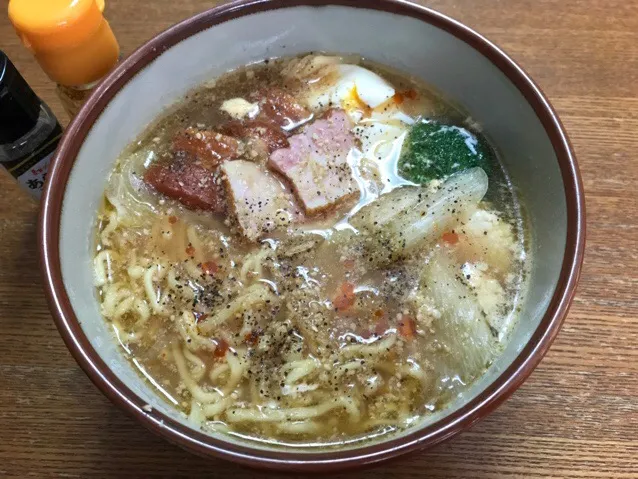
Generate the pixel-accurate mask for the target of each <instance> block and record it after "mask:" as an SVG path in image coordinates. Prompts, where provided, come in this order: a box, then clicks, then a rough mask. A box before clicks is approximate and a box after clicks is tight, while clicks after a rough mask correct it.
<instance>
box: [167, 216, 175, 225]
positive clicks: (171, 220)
mask: <svg viewBox="0 0 638 479" xmlns="http://www.w3.org/2000/svg"><path fill="white" fill-rule="evenodd" d="M168 222H169V223H170V224H172V225H174V224H175V223H177V216H169V217H168Z"/></svg>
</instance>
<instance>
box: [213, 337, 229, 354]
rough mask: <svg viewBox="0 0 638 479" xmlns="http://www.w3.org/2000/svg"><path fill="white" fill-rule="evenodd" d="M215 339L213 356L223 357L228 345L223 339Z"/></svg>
mask: <svg viewBox="0 0 638 479" xmlns="http://www.w3.org/2000/svg"><path fill="white" fill-rule="evenodd" d="M215 341H216V342H217V347H216V348H215V352H214V353H213V356H214V357H216V358H223V357H224V356H226V352H227V351H228V349H229V348H230V347H229V345H228V343H227V342H226V341H225V340H224V339H216V340H215Z"/></svg>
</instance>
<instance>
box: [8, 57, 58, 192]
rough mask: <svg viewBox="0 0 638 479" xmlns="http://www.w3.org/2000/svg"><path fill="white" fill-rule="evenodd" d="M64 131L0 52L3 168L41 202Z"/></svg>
mask: <svg viewBox="0 0 638 479" xmlns="http://www.w3.org/2000/svg"><path fill="white" fill-rule="evenodd" d="M61 136H62V128H61V127H60V124H59V123H58V120H57V119H56V118H55V116H54V115H53V113H51V110H50V109H49V107H48V106H47V105H46V104H45V103H44V102H43V101H42V100H40V98H38V96H37V95H36V94H35V93H33V90H31V88H30V87H29V85H28V84H27V82H25V81H24V78H22V76H21V75H20V73H19V72H18V70H16V68H15V66H14V65H13V63H11V61H10V60H9V58H8V57H7V56H6V55H5V54H4V53H3V52H1V51H0V165H2V167H3V168H5V169H6V170H7V171H8V172H9V173H10V174H11V175H12V176H13V177H14V178H15V179H16V180H18V183H20V185H22V186H23V187H24V188H25V189H26V190H27V191H28V192H29V193H31V194H32V195H33V196H34V197H35V198H37V199H39V198H40V196H41V194H42V187H43V186H44V180H45V179H46V174H47V168H48V166H49V162H50V161H51V157H52V156H53V153H54V152H55V149H56V147H57V146H58V142H59V141H60V137H61Z"/></svg>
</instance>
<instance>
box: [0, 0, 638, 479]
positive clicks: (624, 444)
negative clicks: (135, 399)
mask: <svg viewBox="0 0 638 479" xmlns="http://www.w3.org/2000/svg"><path fill="white" fill-rule="evenodd" d="M213 3H214V2H211V1H205V0H184V1H175V0H155V1H153V2H137V1H134V0H110V1H109V2H107V13H108V18H109V20H110V23H111V25H112V27H113V29H114V31H115V33H116V35H117V37H118V38H119V41H120V43H121V45H122V48H123V50H124V53H129V52H130V51H131V50H132V49H133V48H135V47H136V46H138V45H139V44H140V43H141V42H143V41H145V40H147V39H148V38H149V37H151V36H152V35H154V34H155V33H157V32H159V31H160V30H162V29H164V28H166V27H168V26H169V25H171V24H172V23H174V22H176V21H178V20H181V19H183V18H185V17H187V16H189V15H191V14H193V13H196V12H199V11H201V10H204V9H205V8H208V7H210V6H211V4H213ZM423 3H425V4H427V5H429V6H432V7H434V8H437V9H439V10H441V11H443V12H444V13H447V14H450V15H451V16H453V17H456V18H458V19H459V20H461V21H463V22H466V23H467V24H468V25H470V26H472V27H474V28H476V29H477V30H478V31H480V32H481V33H483V34H484V35H486V36H487V37H488V38H490V39H491V40H493V41H495V42H496V43H497V44H499V45H500V46H501V47H503V48H504V49H505V50H506V51H507V52H508V53H509V54H511V55H512V56H513V57H514V58H515V59H516V60H517V61H519V62H520V63H521V65H522V66H523V67H524V68H526V69H527V71H528V72H529V73H530V74H531V75H532V77H534V78H535V79H536V80H537V81H538V82H539V84H540V85H541V87H542V88H543V89H544V90H545V92H546V93H547V95H548V96H549V98H550V100H551V101H552V102H553V104H554V106H555V107H556V109H557V110H558V112H559V114H560V115H561V117H562V120H563V122H564V123H565V125H566V127H567V130H568V132H569V134H570V135H571V139H572V141H573V144H574V147H575V150H576V154H577V157H578V160H579V162H580V167H581V171H582V174H583V177H584V183H585V191H586V195H587V221H588V225H587V229H588V238H587V254H586V258H585V268H584V270H583V275H582V279H581V282H580V287H579V290H578V295H577V297H576V299H575V300H574V304H573V306H572V309H571V312H570V314H569V317H568V318H567V320H566V322H565V325H564V327H563V330H562V332H561V334H560V335H559V337H558V339H557V341H556V342H555V343H554V345H553V347H552V349H551V351H550V352H549V354H548V355H547V357H546V358H545V359H544V360H543V362H542V363H541V365H540V366H539V367H538V369H536V371H535V372H534V373H533V374H532V376H531V377H530V379H529V380H528V381H527V382H526V383H525V384H524V385H523V386H522V387H521V388H520V389H519V390H518V391H517V392H516V393H515V394H514V396H513V397H512V398H511V399H510V400H509V401H507V402H506V403H505V404H504V405H503V406H502V407H501V408H499V409H498V410H497V411H496V412H495V413H493V414H492V415H491V416H490V417H488V418H486V419H485V420H484V421H482V422H481V423H479V424H478V425H476V426H475V427H474V428H473V429H472V430H470V431H468V432H466V433H464V434H462V435H461V436H459V437H457V438H456V439H454V440H453V441H451V442H449V443H446V444H444V445H441V446H439V447H437V448H435V449H434V450H432V451H430V452H427V453H416V454H412V455H409V456H407V457H404V458H402V459H400V460H398V461H396V462H394V463H392V464H390V465H387V466H380V467H377V468H374V469H371V470H368V471H365V472H363V473H360V474H359V473H354V474H348V475H347V476H346V475H343V476H342V477H349V478H352V479H355V478H364V477H365V478H366V479H374V478H382V477H426V476H428V477H471V478H476V477H506V476H510V477H511V476H530V477H578V478H580V477H619V478H620V477H622V478H638V399H637V397H638V219H637V218H638V216H637V212H638V193H637V192H636V190H637V186H638V158H637V149H638V141H637V140H636V135H637V134H638V0H588V1H585V0H507V1H505V0H480V1H477V0H433V1H425V2H423ZM389 34H391V33H389ZM0 48H2V49H3V50H4V51H6V52H7V54H8V55H9V56H10V57H11V58H12V60H13V62H14V63H15V64H16V65H17V67H18V68H19V69H20V70H21V72H22V73H23V75H24V76H25V77H26V79H27V81H28V82H29V83H30V84H31V85H32V86H33V87H34V89H35V90H36V92H37V93H38V94H39V95H40V96H41V97H42V98H43V99H44V100H45V101H46V102H47V103H48V104H49V105H50V106H51V107H52V108H53V110H54V111H55V112H56V114H58V117H59V118H65V115H64V113H63V111H62V109H61V107H60V104H59V102H58V100H57V98H56V97H55V94H54V87H53V85H52V84H51V83H50V82H49V81H48V79H47V78H46V77H45V75H44V74H43V73H42V72H41V71H40V70H39V68H38V66H37V64H36V63H35V61H34V60H33V59H32V58H31V56H30V54H29V53H28V52H27V51H26V50H25V49H24V48H22V46H21V45H19V43H18V39H17V37H16V35H15V34H14V32H13V30H12V28H11V27H10V25H9V22H8V19H7V16H6V13H5V12H2V13H0ZM65 122H66V119H65ZM37 210H38V208H37V205H36V204H34V203H33V202H31V201H30V200H29V199H28V198H27V196H26V195H25V194H23V193H22V192H21V191H20V190H18V188H17V187H16V186H15V185H14V184H13V183H12V181H11V179H10V178H8V177H6V176H5V175H0V476H20V477H24V476H27V475H34V476H36V477H45V476H50V475H56V476H57V475H60V476H62V475H63V476H73V477H75V476H80V477H88V476H96V477H97V476H125V475H126V476H134V477H139V476H177V475H183V476H189V477H194V476H199V475H202V476H210V477H230V476H232V477H236V478H237V479H239V478H244V477H266V476H267V475H266V474H262V473H256V472H254V471H249V470H246V469H243V468H240V467H238V466H235V465H233V464H230V463H226V462H222V461H207V460H204V459H201V458H198V457H195V456H192V455H190V454H189V453H186V452H184V451H182V450H180V449H178V448H177V447H174V446H172V445H170V444H168V443H166V442H164V441H163V440H161V439H159V438H157V437H155V436H154V435H152V434H151V433H150V432H148V431H146V430H145V429H144V428H143V427H142V426H140V425H139V424H137V423H136V422H134V421H133V420H132V419H130V418H129V417H128V416H126V415H125V414H124V413H123V412H122V411H120V410H119V409H117V408H115V407H114V406H113V405H112V404H111V403H109V401H108V400H107V399H105V398H104V397H103V396H102V394H101V393H100V392H99V391H98V390H97V389H96V388H95V387H94V386H93V385H92V384H91V382H90V381H89V380H88V378H87V377H86V376H85V375H84V373H83V372H82V371H81V370H80V368H79V367H78V366H77V365H76V363H75V361H74V360H73V359H72V358H71V355H70V354H69V353H68V351H67V350H66V348H65V346H64V344H63V342H62V340H61V339H60V337H59V335H58V332H57V330H56V328H55V326H54V324H53V321H52V320H51V316H50V314H49V311H48V309H47V305H46V303H45V300H44V297H43V292H42V282H41V279H40V275H39V271H38V263H39V261H38V254H37V248H36V225H37ZM288 477H291V476H288Z"/></svg>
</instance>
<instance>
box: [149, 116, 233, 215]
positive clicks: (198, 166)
mask: <svg viewBox="0 0 638 479" xmlns="http://www.w3.org/2000/svg"><path fill="white" fill-rule="evenodd" d="M172 150H173V158H172V159H171V160H170V161H161V162H158V163H154V164H152V165H151V166H150V167H149V168H148V170H146V173H145V174H144V181H145V182H146V184H148V185H150V186H151V187H153V188H154V189H155V190H156V191H157V192H158V193H160V194H162V195H164V196H167V197H168V198H172V199H174V200H177V201H179V202H180V203H182V204H183V205H184V206H186V207H187V208H191V209H202V210H208V211H213V212H215V213H223V212H224V211H225V210H226V200H225V191H224V186H223V184H222V182H221V179H220V174H219V165H220V164H221V163H222V162H223V161H225V160H233V159H236V158H239V157H240V155H241V154H242V150H243V145H242V144H241V142H240V141H239V140H237V139H235V138H233V137H231V136H227V135H223V134H221V133H218V132H215V131H210V130H197V129H195V128H187V129H185V130H183V131H181V132H179V133H177V135H175V137H174V138H173V143H172Z"/></svg>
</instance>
